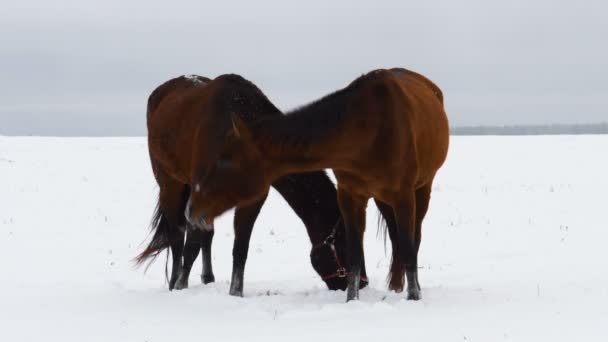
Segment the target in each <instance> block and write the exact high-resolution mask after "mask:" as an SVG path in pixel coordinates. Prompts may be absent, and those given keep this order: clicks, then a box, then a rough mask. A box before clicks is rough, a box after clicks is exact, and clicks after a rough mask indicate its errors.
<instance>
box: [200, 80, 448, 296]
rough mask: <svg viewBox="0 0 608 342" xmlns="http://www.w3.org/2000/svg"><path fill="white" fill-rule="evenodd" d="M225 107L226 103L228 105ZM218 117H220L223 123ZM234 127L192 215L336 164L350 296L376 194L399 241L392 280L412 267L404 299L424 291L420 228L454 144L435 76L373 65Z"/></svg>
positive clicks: (398, 284) (395, 285) (208, 170)
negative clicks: (335, 87) (277, 112)
mask: <svg viewBox="0 0 608 342" xmlns="http://www.w3.org/2000/svg"><path fill="white" fill-rule="evenodd" d="M219 109H223V110H227V109H226V108H222V107H221V104H218V110H219ZM228 111H229V110H228ZM235 113H238V111H235ZM220 116H221V115H220ZM220 116H218V117H217V118H216V119H217V121H219V122H225V116H221V117H220ZM232 125H233V129H232V130H231V134H228V135H227V136H225V137H221V138H220V139H219V141H218V144H217V145H215V146H214V148H216V149H217V150H216V151H215V152H214V154H215V155H216V156H217V157H216V164H215V165H221V167H220V168H218V167H213V164H212V165H211V167H205V166H203V167H200V168H196V169H195V170H196V171H195V173H194V174H192V178H191V179H192V181H193V184H195V187H196V189H195V191H194V192H192V193H191V195H190V201H189V205H190V208H189V209H188V213H189V215H190V217H191V220H194V221H196V220H203V221H204V220H213V218H214V217H216V216H217V215H219V214H221V213H222V212H224V211H225V210H227V209H229V208H231V207H233V206H235V205H239V206H242V205H251V203H255V202H256V201H259V199H260V198H263V197H264V196H265V194H266V193H267V192H268V187H269V185H270V184H271V183H272V182H273V181H274V180H275V179H278V178H280V177H281V176H283V175H285V174H289V173H293V172H304V171H313V170H321V169H325V168H331V169H333V171H334V173H335V175H336V179H337V181H338V203H339V206H340V210H341V212H342V217H343V219H344V222H345V226H346V240H347V245H348V251H347V252H348V253H347V268H348V269H350V270H351V271H350V273H349V274H348V277H347V283H348V285H347V286H348V292H347V300H352V299H356V298H358V296H359V288H360V285H361V283H360V280H361V270H362V268H363V244H362V240H363V233H364V231H365V210H366V206H367V202H368V199H369V198H370V197H373V198H374V199H375V201H376V203H377V206H378V208H379V209H380V212H381V213H382V215H383V217H384V218H385V219H386V221H387V224H388V233H389V237H390V240H391V242H392V247H393V262H392V266H391V272H390V280H389V287H390V288H391V289H393V290H396V291H398V292H400V291H402V290H403V286H404V281H405V279H404V273H405V276H406V277H407V298H408V299H413V300H417V299H419V298H420V285H419V282H418V273H417V263H418V260H417V259H418V250H419V247H420V241H421V225H422V220H423V219H424V216H425V214H426V212H427V209H428V205H429V200H430V194H431V187H432V184H433V179H434V177H435V174H436V172H437V170H438V169H439V168H440V167H441V165H442V164H443V162H444V160H445V158H446V155H447V151H448V145H449V131H448V120H447V117H446V114H445V111H444V108H443V96H442V93H441V90H440V89H439V88H438V87H437V86H436V85H435V84H433V82H431V81H430V80H428V79H427V78H425V77H424V76H422V75H420V74H417V73H415V72H412V71H408V70H405V69H391V70H375V71H372V72H370V73H368V74H366V75H364V76H361V77H359V78H358V79H356V80H355V81H353V82H352V83H351V84H350V85H348V86H347V87H346V88H344V89H342V90H339V91H337V92H335V93H333V94H331V95H328V96H326V97H324V98H322V99H320V100H318V101H316V102H313V103H312V104H310V105H307V106H305V107H302V108H300V109H297V110H295V111H293V112H292V113H291V114H288V115H286V116H275V117H272V118H267V119H262V120H261V121H259V122H256V123H254V124H253V125H244V124H243V122H242V120H241V119H240V118H239V116H238V115H234V116H233V117H232ZM220 142H221V143H220ZM232 179H239V181H238V183H235V182H232V181H231V180H232Z"/></svg>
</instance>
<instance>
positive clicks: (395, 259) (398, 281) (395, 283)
mask: <svg viewBox="0 0 608 342" xmlns="http://www.w3.org/2000/svg"><path fill="white" fill-rule="evenodd" d="M395 229H397V227H391V226H389V225H388V224H387V222H386V219H385V218H384V216H383V215H382V213H380V212H379V213H378V235H380V234H381V235H382V238H383V239H384V251H385V252H386V235H387V233H388V235H389V237H391V236H392V237H396V236H397V232H396V231H389V230H395ZM395 240H396V239H394V238H391V245H392V250H393V251H392V255H391V268H390V271H389V272H388V275H387V277H386V282H387V283H388V288H389V290H394V291H402V290H403V286H404V285H405V278H404V274H405V264H404V263H403V261H401V258H400V257H399V256H400V252H399V244H398V243H397V241H395Z"/></svg>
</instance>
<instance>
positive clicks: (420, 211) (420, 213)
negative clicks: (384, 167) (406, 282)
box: [414, 183, 432, 290]
mask: <svg viewBox="0 0 608 342" xmlns="http://www.w3.org/2000/svg"><path fill="white" fill-rule="evenodd" d="M431 188H432V183H429V184H427V185H425V186H423V187H421V188H419V189H418V190H416V238H415V240H414V241H415V244H416V245H415V247H416V263H417V262H418V251H419V250H420V242H421V241H422V220H424V216H425V215H426V212H427V211H428V209H429V202H430V201H431ZM416 267H417V265H416ZM416 285H417V286H418V290H420V282H419V281H418V272H417V271H416Z"/></svg>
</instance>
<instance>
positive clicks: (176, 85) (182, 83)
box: [147, 75, 211, 120]
mask: <svg viewBox="0 0 608 342" xmlns="http://www.w3.org/2000/svg"><path fill="white" fill-rule="evenodd" d="M209 82H211V79H209V78H207V77H204V76H199V75H183V76H179V77H175V78H172V79H170V80H168V81H166V82H164V83H163V84H161V85H159V86H158V87H156V89H154V90H153V91H152V93H151V94H150V96H148V106H147V116H148V120H149V119H150V115H151V114H152V113H154V111H155V110H156V109H157V108H158V106H159V105H160V103H161V102H162V101H163V99H165V98H166V97H167V96H168V95H169V94H175V93H180V92H183V91H184V90H186V89H191V88H195V87H201V86H205V85H207V84H208V83H209Z"/></svg>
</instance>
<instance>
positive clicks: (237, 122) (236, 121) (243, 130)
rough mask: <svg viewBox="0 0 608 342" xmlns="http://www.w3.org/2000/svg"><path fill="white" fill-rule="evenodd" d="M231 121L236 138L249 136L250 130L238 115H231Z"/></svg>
mask: <svg viewBox="0 0 608 342" xmlns="http://www.w3.org/2000/svg"><path fill="white" fill-rule="evenodd" d="M230 120H231V121H232V131H233V132H234V136H235V137H237V138H244V137H245V136H247V135H248V134H249V130H248V128H247V126H246V125H245V123H244V122H243V120H242V119H241V118H240V117H239V116H238V115H236V114H234V113H232V114H230Z"/></svg>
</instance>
